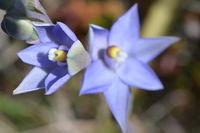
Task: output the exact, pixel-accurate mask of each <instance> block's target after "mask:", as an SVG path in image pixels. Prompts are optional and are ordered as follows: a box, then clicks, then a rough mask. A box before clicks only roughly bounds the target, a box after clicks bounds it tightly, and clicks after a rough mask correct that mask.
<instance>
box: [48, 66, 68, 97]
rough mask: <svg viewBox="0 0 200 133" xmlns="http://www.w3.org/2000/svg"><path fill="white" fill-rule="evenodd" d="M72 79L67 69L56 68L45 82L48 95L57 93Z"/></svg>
mask: <svg viewBox="0 0 200 133" xmlns="http://www.w3.org/2000/svg"><path fill="white" fill-rule="evenodd" d="M69 79H70V75H69V74H68V73H67V68H66V67H58V68H55V69H54V70H53V71H52V72H51V73H49V75H48V76H47V78H46V80H45V88H46V93H45V94H46V95H50V94H52V93H54V92H55V91H57V90H58V89H59V88H60V87H61V86H62V85H64V84H65V83H66V82H67V81H68V80H69Z"/></svg>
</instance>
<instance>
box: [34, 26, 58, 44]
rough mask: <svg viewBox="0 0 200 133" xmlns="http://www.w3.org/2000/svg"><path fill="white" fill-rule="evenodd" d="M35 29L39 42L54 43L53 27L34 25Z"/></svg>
mask: <svg viewBox="0 0 200 133" xmlns="http://www.w3.org/2000/svg"><path fill="white" fill-rule="evenodd" d="M34 25H35V29H36V31H37V34H38V37H39V39H40V42H42V43H45V42H52V41H55V37H54V33H53V29H54V27H55V26H54V25H39V24H34Z"/></svg>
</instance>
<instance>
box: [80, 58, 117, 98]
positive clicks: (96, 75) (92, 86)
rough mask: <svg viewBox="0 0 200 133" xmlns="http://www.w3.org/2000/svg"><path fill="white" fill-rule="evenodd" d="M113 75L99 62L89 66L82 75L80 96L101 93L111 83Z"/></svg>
mask: <svg viewBox="0 0 200 133" xmlns="http://www.w3.org/2000/svg"><path fill="white" fill-rule="evenodd" d="M114 77H115V75H114V73H113V72H112V71H111V70H109V69H108V68H106V66H105V65H104V64H103V62H102V61H101V60H96V61H94V62H93V63H92V64H90V65H89V66H88V67H87V69H86V72H85V74H84V78H83V83H82V88H81V92H80V95H84V94H93V93H101V92H103V91H104V90H105V89H107V88H108V87H109V86H110V84H111V83H112V80H113V78H114Z"/></svg>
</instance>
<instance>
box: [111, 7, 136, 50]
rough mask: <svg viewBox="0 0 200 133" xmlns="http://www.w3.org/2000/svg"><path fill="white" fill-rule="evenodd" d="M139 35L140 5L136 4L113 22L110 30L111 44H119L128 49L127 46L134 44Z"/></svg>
mask: <svg viewBox="0 0 200 133" xmlns="http://www.w3.org/2000/svg"><path fill="white" fill-rule="evenodd" d="M139 36H140V22H139V16H138V5H137V4H135V5H134V6H133V7H132V8H131V9H129V10H128V11H127V12H126V13H125V14H124V15H123V16H121V17H120V18H119V19H118V20H117V21H116V22H115V23H114V24H113V26H112V28H111V31H110V37H109V45H115V46H119V47H121V48H122V49H124V50H126V49H127V48H126V47H128V45H133V44H134V41H135V39H137V38H138V37H139Z"/></svg>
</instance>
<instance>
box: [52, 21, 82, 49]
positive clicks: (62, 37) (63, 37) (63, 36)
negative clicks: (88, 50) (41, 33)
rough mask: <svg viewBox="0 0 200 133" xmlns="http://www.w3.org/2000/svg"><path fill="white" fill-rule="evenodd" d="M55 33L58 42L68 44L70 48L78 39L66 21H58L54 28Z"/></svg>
mask: <svg viewBox="0 0 200 133" xmlns="http://www.w3.org/2000/svg"><path fill="white" fill-rule="evenodd" d="M54 34H55V36H56V38H57V40H58V42H59V43H60V44H62V45H66V46H67V47H68V48H70V47H71V45H72V44H73V43H74V42H75V41H77V40H78V39H77V37H76V35H75V34H74V33H73V32H72V31H71V30H70V29H69V27H68V26H67V25H65V24H64V23H61V22H58V23H57V24H56V26H55V28H54Z"/></svg>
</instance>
